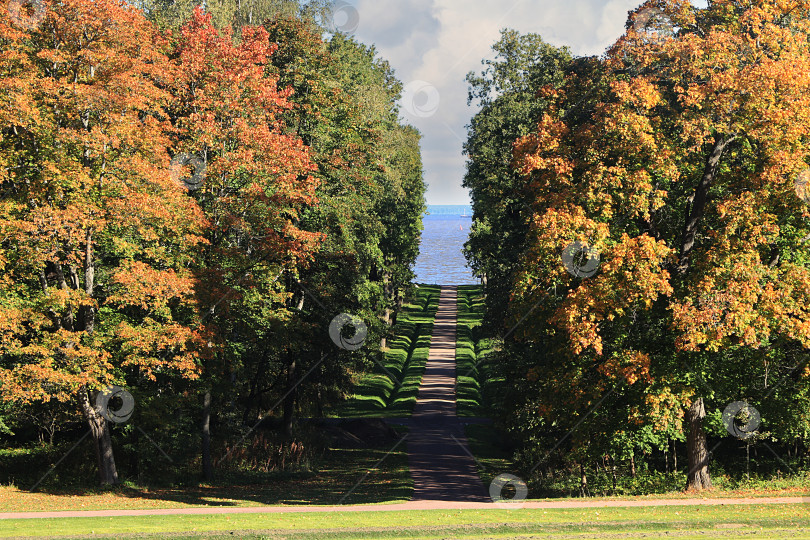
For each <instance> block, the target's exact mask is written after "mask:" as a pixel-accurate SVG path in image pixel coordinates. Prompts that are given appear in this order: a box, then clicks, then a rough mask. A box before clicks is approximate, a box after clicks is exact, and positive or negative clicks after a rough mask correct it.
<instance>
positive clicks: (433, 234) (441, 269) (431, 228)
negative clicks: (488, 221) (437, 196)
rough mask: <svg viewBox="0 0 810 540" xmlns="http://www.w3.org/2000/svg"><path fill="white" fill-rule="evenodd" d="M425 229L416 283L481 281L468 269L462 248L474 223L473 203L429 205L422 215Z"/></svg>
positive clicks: (444, 283)
mask: <svg viewBox="0 0 810 540" xmlns="http://www.w3.org/2000/svg"><path fill="white" fill-rule="evenodd" d="M422 223H423V224H424V227H425V228H424V230H423V231H422V242H421V244H420V245H419V257H418V258H417V259H416V267H415V269H414V270H415V272H416V282H417V283H435V284H437V285H470V284H477V283H479V280H477V279H476V278H474V277H473V275H472V272H470V269H469V268H467V261H466V259H465V258H464V254H463V253H462V252H461V249H462V248H463V247H464V242H466V241H467V235H468V234H469V232H470V224H471V223H472V207H471V206H469V205H428V213H427V214H426V215H425V216H424V217H423V218H422Z"/></svg>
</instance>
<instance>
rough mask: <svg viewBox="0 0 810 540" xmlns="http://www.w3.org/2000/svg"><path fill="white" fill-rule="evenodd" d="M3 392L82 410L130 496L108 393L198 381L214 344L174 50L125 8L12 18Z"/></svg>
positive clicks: (2, 17) (63, 8) (0, 181)
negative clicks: (172, 136) (178, 166)
mask: <svg viewBox="0 0 810 540" xmlns="http://www.w3.org/2000/svg"><path fill="white" fill-rule="evenodd" d="M0 12H1V13H0V39H2V41H3V51H4V53H3V55H2V68H1V69H0V73H2V76H1V77H2V78H0V86H2V88H3V91H2V95H3V96H4V97H3V99H2V112H0V130H2V140H1V141H0V161H2V163H3V167H2V168H0V171H2V172H0V175H2V176H1V177H0V186H2V198H0V231H1V232H0V238H1V239H2V243H3V249H2V256H0V259H1V260H2V265H3V270H4V271H3V278H2V287H1V288H0V294H1V295H2V302H0V309H1V310H2V316H0V321H2V323H0V324H2V331H1V332H0V335H1V336H2V338H0V347H2V348H1V349H0V392H2V398H3V400H5V401H6V402H12V403H15V404H16V406H25V404H27V403H31V402H33V401H43V402H49V401H53V400H59V401H62V402H68V401H75V402H77V404H78V406H79V408H80V410H81V412H82V414H83V415H84V417H85V419H86V421H87V423H88V424H89V427H90V430H91V433H92V438H93V441H94V446H95V449H96V456H97V459H98V469H99V476H100V480H101V482H102V483H105V484H110V483H116V482H118V474H117V471H116V466H115V460H114V457H113V450H112V446H111V439H110V426H109V424H108V422H107V421H106V420H105V419H104V418H103V417H102V416H101V415H100V414H99V411H98V409H97V408H96V407H95V406H94V405H95V403H94V401H95V397H96V394H97V393H98V392H99V390H101V389H103V388H104V387H106V386H107V385H110V384H113V383H120V384H126V383H127V382H128V381H130V380H138V379H143V380H147V381H154V382H156V383H158V384H160V385H163V386H170V385H171V381H172V378H173V377H180V378H193V377H196V376H197V375H198V373H199V366H200V362H201V360H202V359H203V358H204V357H205V355H206V354H207V353H206V348H205V347H204V346H203V344H204V343H205V342H206V341H207V337H208V336H207V335H206V334H205V332H204V331H203V330H202V329H201V328H200V327H199V326H198V325H197V319H196V313H197V309H196V298H195V295H196V293H197V286H198V284H199V281H198V279H197V278H196V277H195V276H194V274H193V273H192V272H191V271H190V267H192V266H193V265H194V263H195V251H196V249H197V248H198V246H199V245H201V243H202V242H203V238H202V237H201V236H200V235H201V233H202V232H203V230H204V228H205V227H206V224H207V222H206V219H205V217H204V216H203V214H202V213H201V212H200V209H199V208H198V206H197V204H196V203H195V202H194V201H193V200H192V199H190V198H189V197H188V196H187V190H186V189H185V188H184V187H183V186H181V185H180V184H178V183H177V182H175V181H173V179H172V178H171V175H170V173H169V159H170V155H169V153H168V152H167V149H168V147H169V143H170V141H169V138H168V137H167V132H166V127H167V126H166V124H165V122H164V118H165V117H164V115H163V110H162V107H163V106H164V105H166V104H167V103H168V100H169V95H168V94H167V93H166V92H165V90H163V89H162V88H160V86H159V84H158V83H157V81H159V80H165V79H166V78H171V77H172V76H173V71H172V69H171V67H170V66H169V64H168V63H167V61H166V58H165V55H164V49H165V47H166V43H165V42H164V41H163V40H162V39H161V38H160V36H159V35H158V34H157V33H156V32H155V30H154V28H153V27H152V25H151V24H150V23H148V22H147V21H146V20H145V19H144V18H143V16H142V14H141V13H140V12H138V11H137V10H135V9H132V8H130V7H128V6H126V5H123V4H122V3H120V2H116V1H107V0H101V1H93V2H87V1H84V0H68V1H66V2H59V3H55V4H53V5H52V6H51V7H50V9H48V10H47V16H45V17H44V19H43V20H41V22H40V23H39V24H37V25H24V26H23V27H21V25H20V21H19V20H10V18H9V16H8V13H9V11H8V10H6V9H2V10H0Z"/></svg>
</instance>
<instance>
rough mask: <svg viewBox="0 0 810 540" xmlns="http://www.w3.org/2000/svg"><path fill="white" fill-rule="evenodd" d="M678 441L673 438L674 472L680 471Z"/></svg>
mask: <svg viewBox="0 0 810 540" xmlns="http://www.w3.org/2000/svg"><path fill="white" fill-rule="evenodd" d="M677 444H678V441H676V440H675V439H672V472H678V447H677V446H676V445H677Z"/></svg>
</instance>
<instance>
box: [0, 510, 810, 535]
mask: <svg viewBox="0 0 810 540" xmlns="http://www.w3.org/2000/svg"><path fill="white" fill-rule="evenodd" d="M207 531H223V532H225V531H227V533H225V534H223V537H225V535H228V536H229V537H239V538H256V537H262V536H263V537H268V536H270V537H274V536H277V535H283V536H284V537H285V538H345V537H351V538H407V537H411V538H413V537H417V538H446V537H448V536H454V537H455V536H463V537H465V538H467V537H475V536H485V535H486V536H490V537H491V536H492V535H504V536H507V535H515V534H524V535H528V534H538V533H540V534H543V536H544V537H546V535H560V536H562V535H570V534H586V535H587V536H586V537H588V538H594V537H598V536H597V535H599V534H605V535H608V534H609V535H610V537H611V538H622V537H632V536H636V537H637V536H638V535H641V534H644V533H649V534H654V535H656V536H659V535H660V536H664V535H665V533H666V532H669V533H670V534H675V535H677V537H679V538H691V537H693V536H691V534H690V533H693V534H694V535H695V536H694V537H700V538H717V537H727V536H729V537H730V536H739V535H742V534H746V535H747V536H752V537H756V538H767V537H771V538H780V537H782V538H784V537H790V538H810V512H808V505H804V504H792V505H781V504H779V505H723V506H719V505H713V506H692V507H683V506H681V507H678V506H669V507H633V508H588V509H579V508H578V509H515V510H509V509H493V510H412V511H383V512H380V511H368V512H322V513H286V514H278V513H277V514H229V515H224V514H218V515H172V516H142V517H115V518H109V517H106V518H53V519H27V520H3V521H0V537H9V536H23V537H24V536H43V535H47V536H52V537H60V536H71V535H73V536H82V535H84V536H86V535H90V534H95V535H105V534H110V535H118V534H122V533H140V534H146V535H149V534H152V535H161V536H162V537H164V538H166V537H180V536H183V537H193V536H192V535H194V534H199V535H202V534H203V533H205V532H207ZM231 533H233V535H232V534H231ZM706 533H708V534H706ZM788 533H789V534H788ZM625 535H627V536H625ZM206 537H208V538H210V537H211V536H209V535H206ZM552 537H553V536H552Z"/></svg>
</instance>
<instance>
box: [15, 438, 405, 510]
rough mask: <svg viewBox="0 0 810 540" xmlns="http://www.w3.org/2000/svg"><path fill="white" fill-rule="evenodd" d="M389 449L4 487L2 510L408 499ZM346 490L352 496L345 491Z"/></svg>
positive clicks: (397, 458)
mask: <svg viewBox="0 0 810 540" xmlns="http://www.w3.org/2000/svg"><path fill="white" fill-rule="evenodd" d="M389 450H390V445H385V446H383V447H379V448H362V449H338V448H334V449H330V450H329V451H328V452H327V454H326V455H325V456H324V457H323V459H322V460H321V461H320V462H319V464H318V468H317V470H315V471H302V472H295V473H273V472H271V473H247V472H246V473H241V474H232V475H231V476H230V477H227V478H222V479H221V480H220V481H219V482H218V483H216V484H213V485H189V486H181V487H176V488H154V487H153V488H148V487H140V486H118V487H116V488H113V489H107V490H101V489H98V488H72V489H47V490H45V489H41V490H37V491H36V492H34V493H29V492H28V491H27V490H25V489H23V490H20V489H17V488H15V487H9V486H2V487H0V512H17V511H48V510H115V509H150V508H182V507H190V506H263V505H277V504H284V505H304V504H316V505H330V504H339V503H344V504H365V503H379V502H398V501H406V500H409V499H410V497H411V494H412V492H413V482H412V480H411V476H410V472H409V470H408V457H407V454H406V452H405V445H401V446H400V447H398V448H397V449H396V450H395V451H393V452H391V453H390V454H388V455H386V454H387V453H388V451H389ZM383 458H384V459H383ZM380 460H382V461H380ZM367 473H368V474H367ZM349 492H351V494H350V495H347V494H349ZM344 497H345V498H344Z"/></svg>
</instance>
